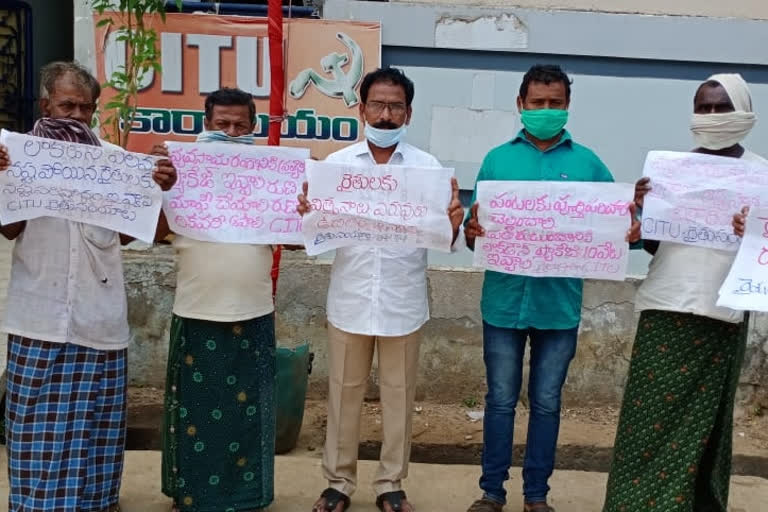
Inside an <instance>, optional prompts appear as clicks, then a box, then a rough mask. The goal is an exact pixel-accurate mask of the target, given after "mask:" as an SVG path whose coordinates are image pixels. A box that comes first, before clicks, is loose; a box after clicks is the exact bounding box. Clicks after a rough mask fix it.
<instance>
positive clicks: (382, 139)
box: [364, 123, 406, 148]
mask: <svg viewBox="0 0 768 512" xmlns="http://www.w3.org/2000/svg"><path fill="white" fill-rule="evenodd" d="M405 131H406V130H405V125H402V126H401V127H400V128H395V129H394V130H384V129H382V128H374V127H373V126H371V125H370V124H368V123H365V130H364V133H365V138H366V139H368V142H370V143H371V144H373V145H374V146H376V147H377V148H391V147H392V146H396V145H397V144H398V143H399V142H400V139H402V138H403V135H405Z"/></svg>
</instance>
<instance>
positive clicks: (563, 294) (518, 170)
mask: <svg viewBox="0 0 768 512" xmlns="http://www.w3.org/2000/svg"><path fill="white" fill-rule="evenodd" d="M489 180H502V181H506V180H520V181H613V176H612V175H611V173H610V171H609V170H608V168H607V167H606V166H605V164H603V162H602V161H601V160H600V159H599V158H598V157H597V155H595V154H594V153H593V152H592V151H591V150H589V149H588V148H586V147H584V146H582V145H580V144H576V143H575V142H573V140H572V139H571V135H570V134H569V133H568V132H567V131H565V132H564V133H563V136H562V138H561V139H560V141H559V142H558V143H557V144H555V145H554V146H552V147H551V148H549V149H547V150H546V151H541V150H540V149H539V148H537V147H536V146H535V145H534V144H533V143H532V142H531V141H530V140H528V139H527V138H526V136H525V132H524V131H520V133H519V134H518V135H517V137H515V138H514V139H512V140H511V141H510V142H507V143H506V144H503V145H501V146H499V147H497V148H494V149H493V150H491V152H490V153H488V155H487V156H486V157H485V160H483V164H482V167H481V168H480V172H479V173H478V175H477V181H489ZM476 195H477V185H475V195H474V196H473V198H472V202H473V203H474V202H475V197H476ZM582 290H583V281H582V280H581V279H570V278H562V277H527V276H518V275H512V274H505V273H501V272H493V271H490V270H487V271H486V272H485V280H484V282H483V296H482V299H481V302H480V308H481V310H482V314H483V320H484V321H485V322H487V323H489V324H491V325H493V326H496V327H503V328H510V329H527V328H529V327H532V328H535V329H571V328H573V327H576V326H577V325H578V324H579V321H580V319H581V300H582Z"/></svg>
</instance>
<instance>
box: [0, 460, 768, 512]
mask: <svg viewBox="0 0 768 512" xmlns="http://www.w3.org/2000/svg"><path fill="white" fill-rule="evenodd" d="M374 470H375V464H374V463H372V462H361V463H360V485H361V489H360V490H359V491H358V493H357V494H355V496H354V503H353V505H352V507H351V508H350V512H375V511H376V507H375V506H374V505H373V499H374V496H373V491H372V490H371V489H370V482H371V479H372V476H373V472H374ZM478 477H479V468H478V467H477V466H458V465H450V466H447V465H445V466H438V465H430V464H412V465H411V474H410V477H409V478H408V480H407V482H406V483H407V491H408V494H409V495H410V497H411V498H412V499H413V502H414V504H415V505H416V506H417V508H418V511H419V512H464V511H465V510H466V509H467V507H468V506H469V504H470V502H471V501H472V500H473V499H474V498H476V497H477V495H478V491H477V487H476V482H477V479H478ZM275 478H276V482H275V486H276V494H277V500H276V502H275V504H274V505H273V506H272V507H270V509H269V511H270V512H309V511H310V510H311V507H312V503H313V502H314V500H315V497H316V495H317V493H319V492H320V491H321V490H322V489H323V488H324V484H325V482H324V481H323V480H322V478H321V475H320V461H319V459H317V458H316V457H313V458H307V457H303V456H290V455H289V456H283V457H278V458H277V464H276V475H275ZM605 479H606V475H605V474H602V473H585V472H580V471H559V472H556V473H555V476H554V478H553V480H552V482H551V484H552V488H553V489H554V490H553V492H552V500H551V501H552V505H553V506H555V507H557V510H558V512H599V510H600V506H601V505H602V498H603V491H604V488H605ZM7 482H8V479H7V476H6V460H5V451H4V450H2V451H0V503H2V504H5V503H6V500H7V494H8V483H7ZM508 489H509V492H510V501H511V504H510V505H509V506H508V507H507V508H506V509H505V510H506V512H520V511H521V509H522V507H521V505H520V501H521V498H520V494H519V489H520V471H519V469H515V470H514V471H513V476H512V480H511V481H510V483H509V485H508ZM731 489H732V493H731V494H732V497H731V507H730V509H729V510H730V512H762V511H765V510H766V508H768V506H767V505H766V504H767V503H768V480H763V479H760V478H754V477H735V478H734V479H733V482H732V486H731ZM121 505H122V508H123V512H167V511H168V510H169V509H170V502H169V501H168V499H166V498H165V497H164V496H163V495H162V494H161V492H160V453H159V452H128V457H127V462H126V468H125V477H124V480H123V496H122V499H121ZM1 506H2V505H0V507H1ZM659 512H664V509H663V508H661V507H659Z"/></svg>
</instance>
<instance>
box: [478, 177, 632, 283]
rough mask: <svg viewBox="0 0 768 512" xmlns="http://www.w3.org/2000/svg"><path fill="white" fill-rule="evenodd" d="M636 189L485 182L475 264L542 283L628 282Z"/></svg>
mask: <svg viewBox="0 0 768 512" xmlns="http://www.w3.org/2000/svg"><path fill="white" fill-rule="evenodd" d="M632 196H633V186H632V185H628V184H623V183H591V182H560V181H481V182H478V184H477V202H478V203H479V205H480V206H479V208H478V217H479V218H478V220H479V222H480V225H481V226H483V228H484V229H485V236H484V237H479V238H477V239H476V240H475V256H474V263H475V265H476V266H478V267H483V268H486V269H489V270H494V271H496V272H504V273H507V274H518V275H525V276H535V277H581V278H595V279H611V280H618V281H621V280H623V279H624V277H625V275H626V271H627V262H628V249H629V247H628V246H627V243H626V241H625V238H626V234H627V230H628V229H629V227H630V224H631V222H630V214H629V202H630V201H631V199H632Z"/></svg>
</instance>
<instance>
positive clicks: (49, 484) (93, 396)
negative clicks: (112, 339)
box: [6, 335, 127, 512]
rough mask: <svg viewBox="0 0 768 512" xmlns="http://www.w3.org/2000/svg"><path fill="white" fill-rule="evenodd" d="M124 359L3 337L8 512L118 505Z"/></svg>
mask: <svg viewBox="0 0 768 512" xmlns="http://www.w3.org/2000/svg"><path fill="white" fill-rule="evenodd" d="M126 352H127V351H126V350H125V349H123V350H115V351H103V350H95V349H91V348H86V347H81V346H78V345H72V344H62V343H50V342H46V341H39V340H32V339H27V338H21V337H18V336H13V335H11V336H9V337H8V370H7V371H8V395H7V406H6V427H7V442H8V476H9V480H10V494H9V499H8V503H9V506H8V509H9V511H10V512H43V511H45V512H50V511H72V512H75V511H76V512H101V511H103V510H109V509H110V507H112V506H115V505H116V504H117V501H118V497H119V494H120V478H121V475H122V471H123V453H124V448H125V414H126V372H125V370H126Z"/></svg>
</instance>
